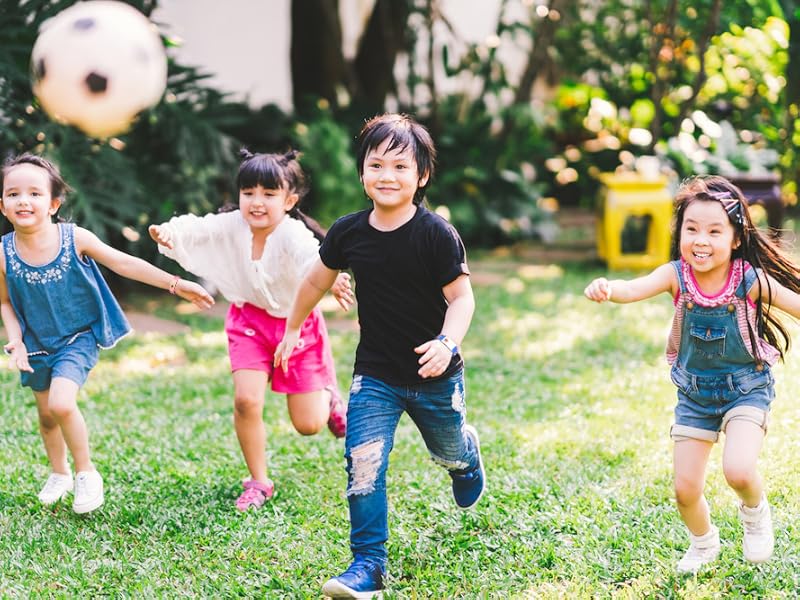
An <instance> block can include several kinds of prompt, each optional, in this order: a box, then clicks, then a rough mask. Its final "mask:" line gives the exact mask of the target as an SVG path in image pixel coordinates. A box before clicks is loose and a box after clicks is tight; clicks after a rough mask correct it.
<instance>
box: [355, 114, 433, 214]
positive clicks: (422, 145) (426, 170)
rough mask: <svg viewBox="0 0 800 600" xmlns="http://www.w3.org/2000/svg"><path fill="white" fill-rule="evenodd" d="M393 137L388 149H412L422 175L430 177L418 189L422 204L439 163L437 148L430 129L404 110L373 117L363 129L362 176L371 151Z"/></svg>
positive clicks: (360, 146)
mask: <svg viewBox="0 0 800 600" xmlns="http://www.w3.org/2000/svg"><path fill="white" fill-rule="evenodd" d="M386 140H389V146H388V148H387V150H395V149H398V148H399V149H400V150H405V149H406V148H409V149H410V150H411V153H412V154H413V156H414V162H416V164H417V173H418V174H419V176H420V177H424V176H425V175H427V176H428V181H426V182H425V185H421V186H419V187H418V188H417V191H416V193H415V194H414V204H417V205H419V204H422V202H423V201H424V200H425V188H426V187H428V184H429V183H430V181H431V178H432V177H433V169H434V166H435V163H436V148H435V146H434V145H433V139H432V138H431V134H430V133H428V130H427V129H426V128H425V127H424V126H423V125H420V124H419V123H417V121H415V120H414V118H413V117H410V116H409V115H406V114H400V113H386V114H383V115H378V116H376V117H372V118H371V119H370V120H369V121H367V122H366V123H365V124H364V127H362V128H361V132H360V133H359V134H358V155H357V161H358V176H359V177H362V176H363V175H364V159H365V158H366V157H367V154H368V153H369V152H370V150H374V149H375V148H377V147H378V146H380V145H381V144H382V143H383V142H384V141H386Z"/></svg>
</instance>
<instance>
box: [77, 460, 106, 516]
mask: <svg viewBox="0 0 800 600" xmlns="http://www.w3.org/2000/svg"><path fill="white" fill-rule="evenodd" d="M102 505H103V478H102V477H101V476H100V473H98V472H97V471H81V472H80V473H78V474H77V475H75V501H74V502H73V503H72V510H74V511H75V512H76V513H78V514H79V515H82V514H84V513H88V512H92V511H93V510H95V509H97V508H100V507H101V506H102Z"/></svg>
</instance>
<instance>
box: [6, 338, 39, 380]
mask: <svg viewBox="0 0 800 600" xmlns="http://www.w3.org/2000/svg"><path fill="white" fill-rule="evenodd" d="M3 351H4V352H5V353H6V354H8V366H9V367H11V368H12V369H19V370H20V371H27V372H28V373H33V368H32V367H31V364H30V363H29V362H28V349H27V348H26V347H25V344H24V343H23V342H22V340H19V339H17V340H12V341H10V342H8V343H7V344H6V345H5V346H3Z"/></svg>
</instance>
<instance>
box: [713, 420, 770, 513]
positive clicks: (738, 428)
mask: <svg viewBox="0 0 800 600" xmlns="http://www.w3.org/2000/svg"><path fill="white" fill-rule="evenodd" d="M763 441H764V430H763V429H762V428H761V427H760V426H759V425H756V424H755V423H753V422H751V421H747V420H742V419H734V420H731V421H730V422H729V423H728V424H727V426H726V428H725V448H724V450H723V453H722V470H723V472H724V473H725V479H726V480H727V481H728V485H730V486H731V487H732V488H733V490H734V491H735V492H736V493H737V494H738V495H739V498H741V499H742V502H744V504H745V506H750V507H755V506H758V504H759V503H760V502H761V496H762V494H763V493H764V486H763V484H762V481H761V476H760V475H759V474H758V469H757V463H758V455H759V453H760V452H761V445H762V443H763Z"/></svg>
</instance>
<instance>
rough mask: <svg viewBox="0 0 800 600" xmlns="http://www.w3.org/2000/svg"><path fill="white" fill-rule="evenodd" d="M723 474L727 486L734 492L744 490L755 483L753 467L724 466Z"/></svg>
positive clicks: (755, 476)
mask: <svg viewBox="0 0 800 600" xmlns="http://www.w3.org/2000/svg"><path fill="white" fill-rule="evenodd" d="M723 472H724V473H725V480H726V481H727V482H728V485H729V486H731V487H732V488H733V489H734V490H746V489H750V488H751V487H753V484H755V483H756V480H757V475H756V470H755V467H751V466H750V465H724V466H723Z"/></svg>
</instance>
